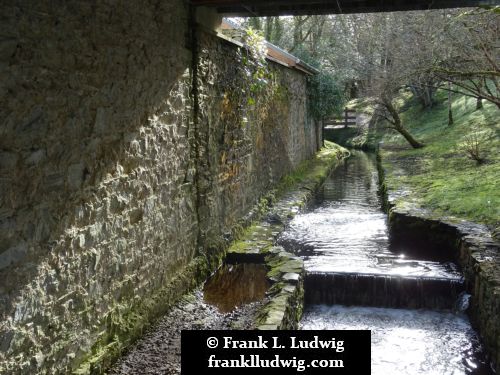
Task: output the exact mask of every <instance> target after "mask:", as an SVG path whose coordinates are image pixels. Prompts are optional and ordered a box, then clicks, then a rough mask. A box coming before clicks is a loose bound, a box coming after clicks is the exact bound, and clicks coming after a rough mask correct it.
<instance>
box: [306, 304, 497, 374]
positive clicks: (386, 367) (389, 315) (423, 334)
mask: <svg viewBox="0 0 500 375" xmlns="http://www.w3.org/2000/svg"><path fill="white" fill-rule="evenodd" d="M301 328H302V329H362V330H371V331H372V374H381V375H389V374H404V375H420V374H422V375H424V374H425V375H434V374H435V375H445V374H450V375H451V374H453V375H458V374H475V375H485V374H493V372H492V370H491V369H490V368H489V367H488V365H487V362H486V361H485V359H484V354H483V352H482V351H481V346H480V344H479V340H478V337H477V335H476V333H475V332H474V330H473V329H472V328H471V326H470V324H469V322H468V320H467V317H466V316H465V315H461V314H460V315H456V314H453V313H448V312H436V311H430V310H400V309H384V308H373V307H345V306H339V305H336V306H325V305H313V306H310V307H309V308H308V309H307V310H306V311H305V314H304V317H303V319H302V321H301Z"/></svg>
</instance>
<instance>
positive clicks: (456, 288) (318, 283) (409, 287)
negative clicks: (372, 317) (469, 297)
mask: <svg viewBox="0 0 500 375" xmlns="http://www.w3.org/2000/svg"><path fill="white" fill-rule="evenodd" d="M304 287H305V300H306V303H307V304H327V305H334V304H339V305H347V306H351V305H359V306H379V307H392V308H411V309H419V308H429V309H452V308H453V307H454V306H455V303H456V301H457V299H458V297H459V296H460V295H461V293H462V292H463V290H464V285H463V280H461V279H459V278H432V277H408V276H394V275H379V274H363V273H338V272H335V273H333V272H329V273H321V272H315V273H308V274H307V275H306V278H305V284H304Z"/></svg>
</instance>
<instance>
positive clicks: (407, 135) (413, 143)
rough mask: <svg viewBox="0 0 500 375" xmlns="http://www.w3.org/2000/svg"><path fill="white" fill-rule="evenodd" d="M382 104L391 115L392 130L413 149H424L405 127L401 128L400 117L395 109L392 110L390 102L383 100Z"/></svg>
mask: <svg viewBox="0 0 500 375" xmlns="http://www.w3.org/2000/svg"><path fill="white" fill-rule="evenodd" d="M382 102H383V104H384V106H385V107H386V108H387V110H388V111H389V113H390V114H391V117H392V119H393V120H394V123H393V125H394V129H395V130H396V131H397V132H398V133H399V134H401V135H402V136H403V137H404V139H406V141H407V142H408V143H409V144H410V145H411V147H413V148H422V147H424V144H423V143H421V142H419V141H417V140H416V139H415V138H414V137H413V136H412V135H411V134H410V132H409V131H408V130H406V129H405V127H404V126H403V124H402V122H401V117H399V113H398V111H397V110H396V108H394V106H393V105H392V102H391V100H389V99H387V98H383V99H382Z"/></svg>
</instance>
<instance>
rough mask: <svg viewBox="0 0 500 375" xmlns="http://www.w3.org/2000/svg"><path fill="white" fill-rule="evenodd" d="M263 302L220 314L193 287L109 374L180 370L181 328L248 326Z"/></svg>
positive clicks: (174, 371) (149, 374) (250, 326)
mask: <svg viewBox="0 0 500 375" xmlns="http://www.w3.org/2000/svg"><path fill="white" fill-rule="evenodd" d="M264 302H265V300H264V301H259V302H255V303H251V304H248V305H245V306H242V307H240V308H238V309H236V310H234V311H232V312H231V313H227V314H222V313H220V312H219V311H218V310H217V308H215V307H214V306H211V305H208V304H207V303H205V302H204V301H203V292H202V291H201V289H197V290H196V291H195V292H193V293H191V294H189V295H187V296H185V297H184V298H183V299H182V300H181V301H179V302H178V303H177V304H176V305H175V306H174V307H173V308H172V309H171V310H170V312H169V313H167V314H166V315H165V316H164V317H163V318H161V320H160V321H159V322H158V323H157V324H156V325H154V326H153V327H152V328H151V329H150V330H149V331H148V332H147V333H146V334H145V335H144V336H143V337H142V338H140V339H139V340H138V341H137V342H136V343H135V344H134V345H132V347H131V348H130V350H129V351H128V352H127V353H126V354H125V355H124V356H123V357H122V358H120V359H119V360H118V361H117V363H116V364H115V365H114V366H113V367H112V368H111V370H110V371H109V374H112V375H118V374H120V375H125V374H130V375H132V374H134V375H136V374H138V375H139V374H140V375H143V374H144V375H146V374H147V375H152V374H155V375H157V374H158V375H159V374H180V373H181V330H183V329H252V328H253V327H254V326H253V324H254V321H255V315H256V312H257V310H258V308H259V307H260V306H262V304H263V303H264Z"/></svg>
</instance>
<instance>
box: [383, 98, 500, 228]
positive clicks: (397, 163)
mask: <svg viewBox="0 0 500 375" xmlns="http://www.w3.org/2000/svg"><path fill="white" fill-rule="evenodd" d="M453 96H454V98H453V100H452V110H453V118H454V124H453V125H451V126H448V108H447V93H446V92H438V94H437V96H436V99H437V104H436V105H435V106H434V107H433V108H431V109H429V110H423V109H421V107H420V106H419V105H418V104H417V103H416V102H414V101H412V100H411V99H408V98H403V100H402V102H403V103H402V104H403V107H402V108H405V109H406V110H405V111H404V112H403V113H402V114H401V117H402V120H403V123H404V125H405V126H406V127H407V128H408V130H409V131H410V132H411V133H412V134H413V135H414V136H415V137H416V138H417V139H418V140H419V141H422V142H423V143H424V144H425V147H424V148H422V149H417V150H414V149H411V147H409V146H408V145H407V144H406V142H405V141H404V139H402V137H401V136H400V135H398V134H397V133H390V134H389V133H388V134H386V135H384V137H383V147H382V150H381V156H382V160H383V165H384V168H385V169H386V184H387V185H388V187H389V189H399V188H403V189H406V190H410V191H411V193H412V195H411V199H412V200H414V201H416V202H417V203H418V204H419V205H421V206H422V207H424V208H428V209H431V210H432V211H433V212H434V213H435V214H437V215H439V216H454V217H456V218H459V219H467V220H470V221H474V222H479V223H484V224H487V225H489V226H492V227H498V226H499V220H500V137H499V135H500V125H499V120H500V110H498V109H497V107H496V106H495V105H493V104H491V103H487V102H484V101H483V103H484V108H483V109H480V110H476V100H475V99H474V98H469V97H465V96H459V95H455V94H454V95H453ZM405 99H406V100H405ZM400 104H401V103H400ZM471 135H474V136H475V137H476V138H477V139H479V140H480V150H481V152H482V156H483V157H484V158H485V161H484V163H482V164H478V163H477V162H476V161H474V160H472V159H470V158H468V157H467V153H466V152H465V151H464V143H465V142H466V139H467V138H468V137H470V136H471Z"/></svg>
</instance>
